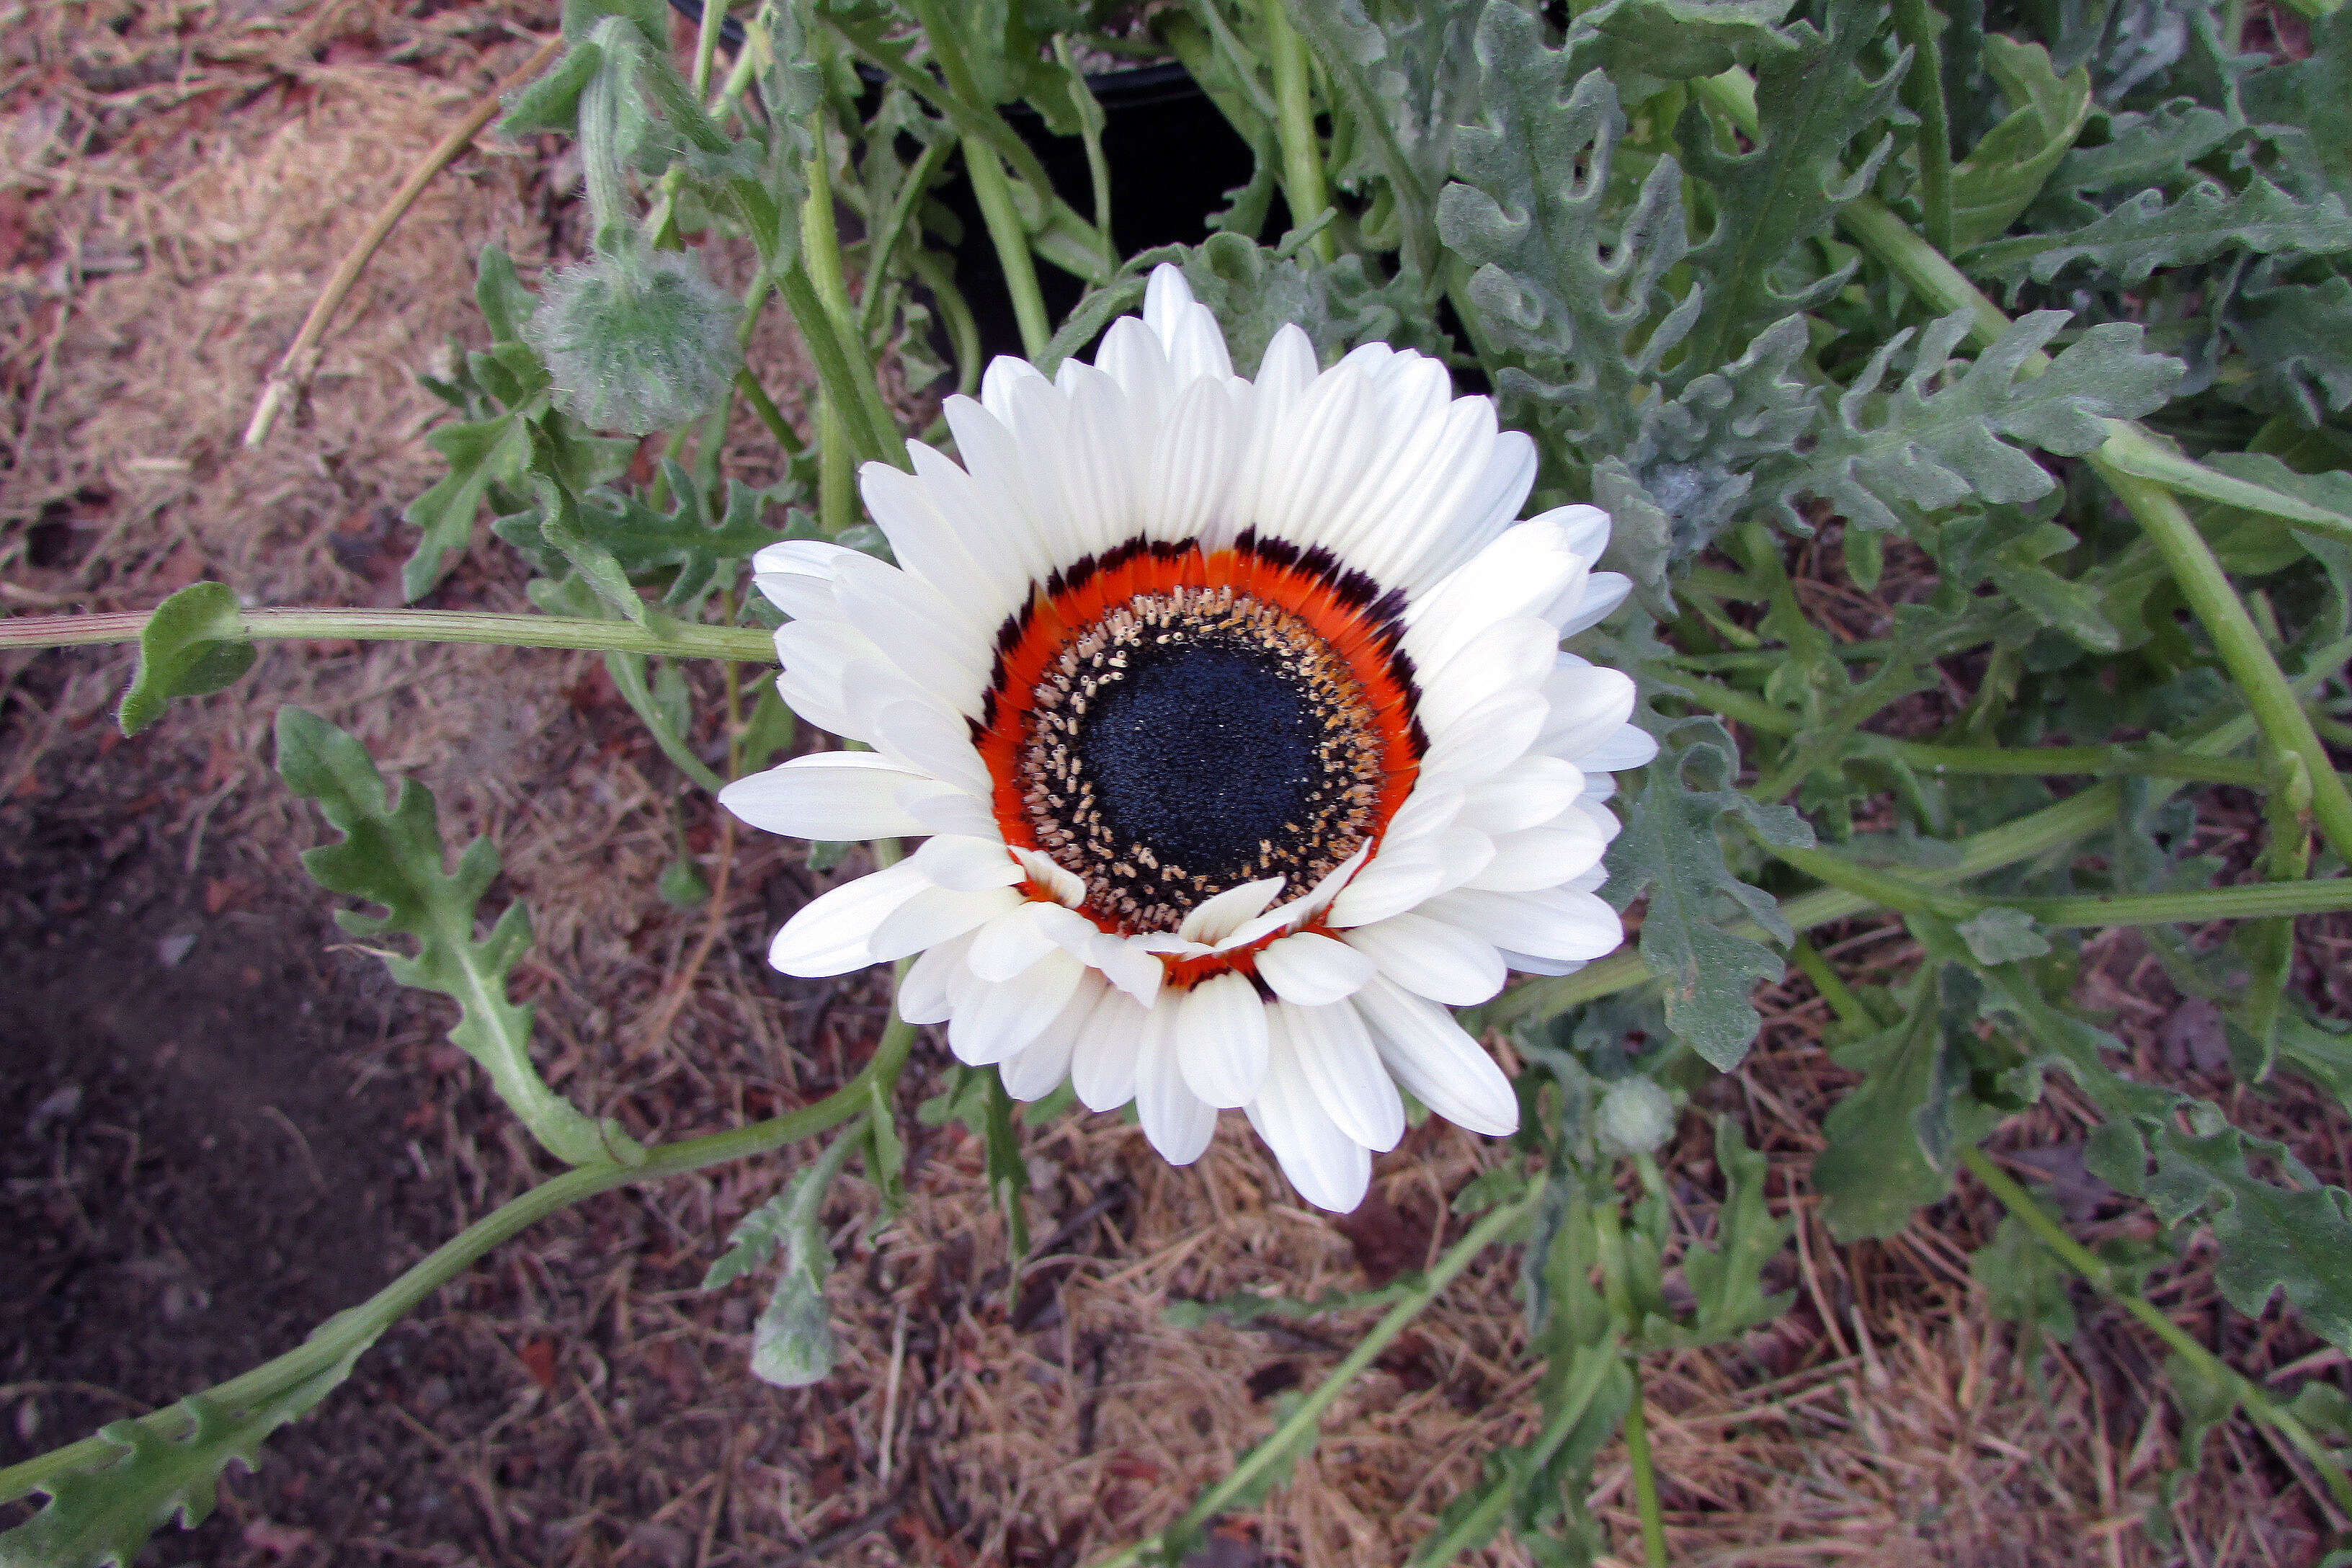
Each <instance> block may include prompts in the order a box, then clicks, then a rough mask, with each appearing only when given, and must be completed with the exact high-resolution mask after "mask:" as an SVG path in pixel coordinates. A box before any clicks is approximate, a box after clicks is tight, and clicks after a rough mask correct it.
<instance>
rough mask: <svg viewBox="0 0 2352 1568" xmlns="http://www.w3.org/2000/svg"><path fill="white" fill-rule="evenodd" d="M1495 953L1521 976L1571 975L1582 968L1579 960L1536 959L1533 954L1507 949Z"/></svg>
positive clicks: (1582, 961)
mask: <svg viewBox="0 0 2352 1568" xmlns="http://www.w3.org/2000/svg"><path fill="white" fill-rule="evenodd" d="M1496 951H1497V952H1501V953H1502V955H1503V962H1504V963H1507V964H1509V965H1510V966H1511V967H1512V968H1513V969H1514V970H1516V971H1517V972H1518V973H1521V974H1550V975H1560V974H1573V973H1576V972H1577V971H1578V970H1580V969H1581V968H1583V967H1584V960H1582V959H1580V958H1538V957H1536V956H1535V955H1534V954H1533V953H1528V952H1512V951H1511V950H1510V949H1508V948H1498V949H1497V950H1496Z"/></svg>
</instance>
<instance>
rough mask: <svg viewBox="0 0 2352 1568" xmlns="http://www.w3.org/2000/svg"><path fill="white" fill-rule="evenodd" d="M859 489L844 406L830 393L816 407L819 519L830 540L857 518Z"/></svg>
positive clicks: (819, 400)
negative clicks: (844, 422) (844, 415)
mask: <svg viewBox="0 0 2352 1568" xmlns="http://www.w3.org/2000/svg"><path fill="white" fill-rule="evenodd" d="M856 488H857V474H856V463H855V461H854V460H853V459H852V458H851V457H850V454H849V432H848V428H847V426H844V425H843V424H842V421H841V405H839V404H838V403H836V402H835V401H834V399H833V397H832V395H830V394H827V395H823V396H820V397H819V398H818V399H817V405H816V516H817V526H818V527H820V528H822V529H824V534H825V537H826V538H827V539H833V538H837V537H839V535H840V533H841V531H842V530H843V529H845V528H847V527H848V526H849V524H850V520H851V519H852V518H854V517H855V516H856Z"/></svg>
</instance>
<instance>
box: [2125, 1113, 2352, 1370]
mask: <svg viewBox="0 0 2352 1568" xmlns="http://www.w3.org/2000/svg"><path fill="white" fill-rule="evenodd" d="M2256 1147H2257V1148H2260V1149H2265V1150H2268V1151H2275V1150H2276V1148H2277V1145H2275V1144H2271V1145H2256ZM2248 1152H2249V1151H2248V1148H2247V1143H2246V1140H2245V1135H2244V1134H2243V1133H2242V1132H2240V1131H2238V1130H2237V1129H2236V1128H2234V1127H2224V1128H2222V1129H2221V1130H2220V1131H2216V1132H2214V1133H2212V1134H2211V1135H2210V1136H2208V1137H2201V1138H2200V1137H2192V1136H2190V1135H2189V1134H2188V1133H2184V1132H2182V1131H2179V1129H2178V1128H2175V1127H2167V1128H2166V1129H2165V1130H2164V1131H2163V1133H2162V1135H2161V1136H2160V1137H2159V1138H2158V1141H2157V1147H2156V1154H2157V1175H2158V1182H2159V1183H2163V1184H2168V1185H2169V1186H2170V1187H2172V1188H2173V1189H2175V1194H2174V1202H2175V1205H2176V1206H2177V1205H2178V1194H2187V1193H2194V1194H2195V1196H2196V1198H2197V1200H2199V1201H2201V1202H2210V1204H2211V1205H2213V1208H2212V1218H2213V1238H2214V1240H2215V1241H2217V1242H2219V1243H2220V1244H2221V1257H2220V1258H2218V1259H2217V1260H2216V1262H2215V1264H2214V1268H2213V1280H2214V1283H2215V1284H2217V1285H2219V1286H2220V1287H2221V1294H2222V1295H2223V1296H2224V1297H2226V1298H2227V1299H2228V1300H2229V1302H2230V1304H2231V1306H2233V1307H2235V1308H2237V1309H2238V1310H2240V1311H2242V1312H2243V1313H2245V1314H2246V1315H2247V1316H2249V1317H2259V1316H2261V1315H2262V1313H2263V1310H2265V1309H2266V1308H2267V1307H2268V1306H2269V1304H2270V1300H2271V1297H2272V1296H2273V1294H2284V1296H2285V1298H2286V1301H2287V1304H2288V1305H2289V1306H2291V1307H2293V1308H2294V1310H2295V1311H2296V1313H2297V1314H2298V1315H2299V1316H2300V1317H2301V1318H2302V1320H2303V1325H2304V1327H2305V1328H2306V1329H2309V1330H2310V1331H2312V1332H2313V1333H2315V1334H2317V1335H2319V1336H2320V1337H2321V1338H2323V1339H2325V1340H2326V1341H2327V1342H2329V1343H2331V1344H2333V1345H2336V1347H2338V1348H2339V1349H2342V1348H2346V1347H2352V1220H2348V1219H2347V1217H2346V1211H2347V1205H2352V1196H2347V1194H2346V1193H2345V1192H2344V1190H2343V1189H2342V1188H2340V1187H2306V1188H2305V1190H2303V1191H2301V1192H2288V1191H2286V1190H2284V1188H2280V1187H2276V1186H2273V1185H2272V1184H2270V1183H2268V1182H2265V1181H2263V1180H2262V1179H2260V1178H2259V1177H2257V1176H2255V1175H2254V1174H2253V1173H2252V1172H2250V1171H2248V1170H2247V1169H2246V1155H2247V1153H2248Z"/></svg>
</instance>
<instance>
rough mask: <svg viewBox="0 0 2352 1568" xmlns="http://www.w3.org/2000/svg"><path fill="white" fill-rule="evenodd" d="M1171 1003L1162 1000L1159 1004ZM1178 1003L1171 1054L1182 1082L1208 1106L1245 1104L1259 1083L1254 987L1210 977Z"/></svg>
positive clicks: (1259, 1019) (1260, 1014) (1261, 1027)
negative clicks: (1178, 1068) (1174, 1049)
mask: <svg viewBox="0 0 2352 1568" xmlns="http://www.w3.org/2000/svg"><path fill="white" fill-rule="evenodd" d="M1176 1001H1178V999H1177V998H1173V997H1163V998H1161V1000H1160V1006H1162V1007H1165V1006H1168V1005H1171V1003H1174V1002H1176ZM1176 1018H1177V1031H1176V1053H1177V1060H1178V1062H1179V1063H1181V1066H1182V1068H1183V1071H1184V1081H1185V1082H1186V1083H1189V1084H1191V1085H1192V1092H1193V1093H1194V1094H1197V1095H1199V1096H1200V1097H1201V1099H1202V1100H1204V1101H1206V1102H1207V1103H1209V1104H1211V1105H1219V1106H1235V1105H1247V1104H1248V1103H1249V1102H1250V1101H1251V1100H1255V1098H1257V1092H1258V1089H1259V1088H1260V1087H1261V1086H1262V1085H1263V1084H1264V1083H1265V1053H1266V1033H1265V1003H1264V1002H1261V1001H1260V1000H1258V994H1257V988H1256V987H1255V986H1254V985H1252V984H1250V983H1249V982H1248V980H1246V979H1244V977H1243V976H1241V975H1239V974H1234V973H1224V974H1215V975H1212V976H1210V977H1209V978H1208V979H1206V980H1203V981H1202V982H1201V983H1200V984H1197V985H1195V986H1193V987H1192V990H1190V991H1188V992H1186V993H1185V994H1184V995H1183V996H1182V998H1181V1006H1180V1007H1179V1009H1178V1012H1177V1016H1176Z"/></svg>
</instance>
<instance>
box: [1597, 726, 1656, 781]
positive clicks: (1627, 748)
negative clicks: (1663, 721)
mask: <svg viewBox="0 0 2352 1568" xmlns="http://www.w3.org/2000/svg"><path fill="white" fill-rule="evenodd" d="M1657 754H1658V738H1657V737H1656V736H1655V735H1653V734H1651V733H1650V732H1649V731H1646V730H1644V729H1643V728H1642V727H1641V726H1639V725H1637V724H1620V725H1618V726H1617V728H1616V730H1615V731H1612V733H1611V734H1610V735H1609V737H1608V738H1607V739H1606V740H1604V741H1602V742H1601V743H1600V744H1599V745H1597V746H1595V747H1593V748H1592V749H1591V751H1589V752H1585V753H1584V757H1583V766H1584V767H1585V769H1586V770H1587V771H1588V772H1591V773H1626V772H1629V771H1630V770H1632V769H1634V768H1646V767H1648V766H1649V765H1650V762H1651V759H1653V758H1654V757H1655V756H1656V755H1657Z"/></svg>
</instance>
